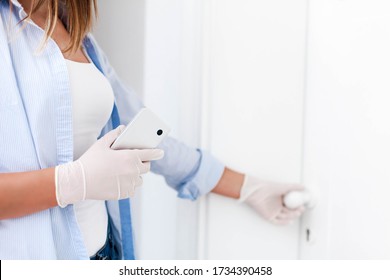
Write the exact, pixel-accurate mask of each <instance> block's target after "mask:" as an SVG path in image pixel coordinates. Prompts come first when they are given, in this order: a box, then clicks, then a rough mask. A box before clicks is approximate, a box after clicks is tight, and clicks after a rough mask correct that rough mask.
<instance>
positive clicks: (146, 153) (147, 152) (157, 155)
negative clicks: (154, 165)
mask: <svg viewBox="0 0 390 280" xmlns="http://www.w3.org/2000/svg"><path fill="white" fill-rule="evenodd" d="M137 153H138V157H139V159H140V160H141V161H151V160H158V159H162V158H163V157H164V150H161V149H142V150H137Z"/></svg>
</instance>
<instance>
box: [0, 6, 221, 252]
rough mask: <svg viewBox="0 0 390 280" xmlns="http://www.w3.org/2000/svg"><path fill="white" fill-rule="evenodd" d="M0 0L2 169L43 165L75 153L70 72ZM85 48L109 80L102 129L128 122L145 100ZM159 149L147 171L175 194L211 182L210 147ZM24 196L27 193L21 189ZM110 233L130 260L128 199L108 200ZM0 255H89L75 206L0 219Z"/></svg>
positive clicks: (189, 193) (171, 143)
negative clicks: (109, 104) (109, 103)
mask: <svg viewBox="0 0 390 280" xmlns="http://www.w3.org/2000/svg"><path fill="white" fill-rule="evenodd" d="M12 2H13V9H12V12H11V13H10V5H9V1H8V0H0V173H10V172H24V171H32V170H39V169H43V168H49V167H53V166H57V165H59V164H63V163H66V162H70V161H72V160H73V131H72V107H71V99H70V98H71V95H70V84H69V76H68V72H67V67H66V63H65V60H64V57H63V55H62V53H61V50H60V49H59V48H58V46H57V44H56V43H55V42H54V41H53V40H51V39H50V40H49V41H48V43H47V45H46V46H45V48H44V49H43V50H42V51H39V47H40V44H41V43H42V39H43V36H44V31H43V30H42V29H41V28H40V27H38V26H37V25H35V24H34V23H32V22H30V23H28V24H26V25H25V27H23V28H22V25H23V24H18V22H20V20H21V19H23V18H24V17H25V12H24V11H23V8H22V7H21V5H20V4H19V3H18V1H16V0H12ZM83 44H84V48H85V49H86V51H87V52H88V55H89V56H90V58H91V59H92V61H93V62H94V63H95V65H96V66H97V67H98V68H99V69H100V70H101V72H102V73H103V74H104V75H105V76H106V77H107V79H108V80H109V82H110V84H111V86H112V88H113V91H114V95H115V106H114V108H113V111H112V115H111V119H110V121H109V122H108V123H107V124H106V126H105V127H104V129H103V130H102V135H104V134H105V133H106V132H108V131H110V130H111V129H113V128H114V127H116V126H118V125H119V124H127V123H128V122H129V121H130V120H131V119H132V117H133V116H134V115H135V114H136V113H137V112H138V111H139V110H140V109H141V108H142V107H143V104H142V102H141V101H140V100H139V99H138V97H137V96H136V94H135V93H134V92H133V91H131V90H130V89H128V88H126V87H125V86H124V85H123V84H122V83H121V81H120V79H119V78H118V77H117V75H116V74H115V71H114V70H113V68H112V67H111V66H110V64H109V62H108V60H107V57H106V56H105V55H104V53H103V52H102V50H101V49H100V48H99V46H98V45H97V44H96V42H95V40H94V38H93V37H92V36H91V35H88V36H87V37H86V38H85V40H84V43H83ZM160 148H162V149H164V151H165V156H164V158H163V159H162V160H159V161H156V162H153V163H152V171H153V172H155V173H157V174H161V175H163V176H164V177H165V179H166V181H167V183H168V185H169V186H171V187H172V188H174V189H175V190H176V191H177V192H178V196H179V197H181V198H187V199H192V200H194V199H196V198H197V197H198V196H199V195H202V194H205V193H208V192H209V191H210V190H211V189H212V188H214V187H215V186H216V184H217V182H218V181H219V179H220V178H221V176H222V173H223V169H224V166H223V164H222V163H220V162H219V161H218V160H216V159H215V158H214V157H212V156H211V155H210V154H209V153H207V152H205V151H202V150H199V149H194V148H191V147H188V146H186V145H185V144H183V143H181V142H179V141H177V140H175V139H173V138H169V137H168V138H166V139H165V140H164V141H163V143H162V144H161V145H160ZM25 195H28V194H25ZM106 205H107V209H108V213H109V215H110V217H111V219H112V221H113V226H114V228H113V235H114V239H115V242H116V243H117V245H118V246H119V248H120V256H121V258H123V259H133V258H134V250H133V247H134V246H133V238H132V229H131V215H130V201H129V199H125V200H121V201H108V202H106ZM0 259H88V254H87V251H86V248H85V246H84V244H83V240H82V237H81V234H80V230H79V227H78V225H77V221H76V218H75V215H74V211H73V206H72V205H69V206H68V207H65V208H63V209H62V208H60V207H54V208H51V209H47V210H44V211H41V212H38V213H34V214H31V215H27V216H24V217H20V218H16V219H7V220H1V221H0Z"/></svg>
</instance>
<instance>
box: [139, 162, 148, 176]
mask: <svg viewBox="0 0 390 280" xmlns="http://www.w3.org/2000/svg"><path fill="white" fill-rule="evenodd" d="M138 170H139V172H140V174H145V173H148V172H149V171H150V161H145V162H142V161H141V162H140V163H138Z"/></svg>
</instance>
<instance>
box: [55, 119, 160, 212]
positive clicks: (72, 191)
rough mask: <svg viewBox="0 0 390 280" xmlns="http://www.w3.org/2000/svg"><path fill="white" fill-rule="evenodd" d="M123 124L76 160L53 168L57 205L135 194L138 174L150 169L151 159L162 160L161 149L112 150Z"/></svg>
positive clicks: (114, 198) (140, 181)
mask: <svg viewBox="0 0 390 280" xmlns="http://www.w3.org/2000/svg"><path fill="white" fill-rule="evenodd" d="M124 128H125V126H123V125H122V126H119V127H118V128H116V129H114V130H112V131H110V132H109V133H107V134H106V135H104V136H103V137H102V138H101V139H99V140H98V141H96V142H95V143H94V144H93V145H92V146H91V147H90V148H89V149H88V150H87V151H86V152H85V153H84V154H83V155H82V156H81V157H80V158H79V159H78V160H76V161H74V162H70V163H66V164H63V165H59V166H57V167H56V168H55V174H56V175H55V177H56V180H55V181H56V198H57V202H58V205H59V206H60V207H65V206H67V205H68V204H73V203H75V202H77V201H82V200H85V199H94V200H119V199H123V198H128V197H131V196H133V195H134V189H135V187H136V186H139V185H141V184H142V177H141V176H140V175H141V174H144V173H147V172H148V171H149V170H150V161H151V160H157V159H161V158H162V157H163V156H164V151H163V150H160V149H143V150H131V149H128V150H113V149H111V148H110V146H111V144H112V143H113V142H114V140H115V139H116V138H117V137H118V136H119V135H120V134H121V132H122V131H123V130H124Z"/></svg>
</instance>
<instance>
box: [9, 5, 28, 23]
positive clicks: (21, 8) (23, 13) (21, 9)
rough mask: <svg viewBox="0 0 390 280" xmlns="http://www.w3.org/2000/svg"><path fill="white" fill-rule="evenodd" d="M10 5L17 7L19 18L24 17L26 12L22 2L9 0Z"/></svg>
mask: <svg viewBox="0 0 390 280" xmlns="http://www.w3.org/2000/svg"><path fill="white" fill-rule="evenodd" d="M11 2H12V5H13V6H14V7H15V8H16V9H17V11H18V13H19V17H20V19H22V18H25V17H26V16H27V13H26V12H25V11H24V9H23V6H22V4H20V3H19V1H18V0H11Z"/></svg>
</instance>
